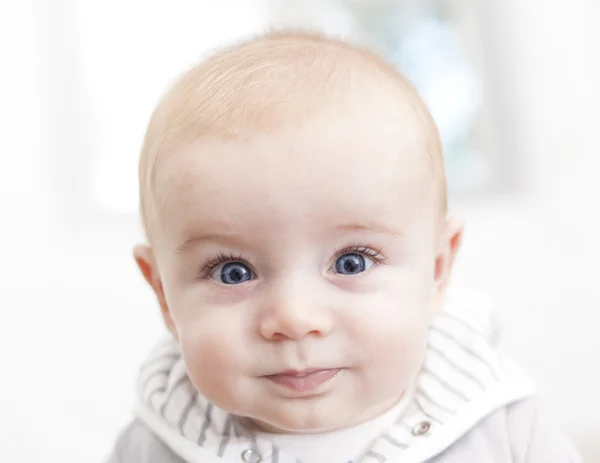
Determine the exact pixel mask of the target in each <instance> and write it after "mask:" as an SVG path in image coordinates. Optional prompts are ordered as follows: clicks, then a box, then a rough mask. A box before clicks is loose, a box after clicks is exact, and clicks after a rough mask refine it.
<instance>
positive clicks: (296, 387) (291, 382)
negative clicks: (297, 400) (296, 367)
mask: <svg viewBox="0 0 600 463" xmlns="http://www.w3.org/2000/svg"><path fill="white" fill-rule="evenodd" d="M341 372H342V368H328V369H310V370H304V371H284V372H282V373H277V374H275V375H269V376H265V378H267V379H269V380H271V381H273V382H274V383H276V384H278V385H280V386H283V387H285V388H287V389H291V390H293V391H295V392H310V391H314V390H315V389H317V388H319V387H320V386H322V385H324V384H325V383H327V382H329V381H331V380H333V379H334V378H335V377H336V376H338V375H339V374H340V373H341Z"/></svg>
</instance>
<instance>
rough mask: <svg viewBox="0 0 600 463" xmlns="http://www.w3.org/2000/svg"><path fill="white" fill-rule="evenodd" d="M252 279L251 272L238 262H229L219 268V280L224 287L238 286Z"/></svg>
mask: <svg viewBox="0 0 600 463" xmlns="http://www.w3.org/2000/svg"><path fill="white" fill-rule="evenodd" d="M253 277H254V275H253V274H252V270H250V269H249V268H248V266H247V265H244V264H242V263H240V262H229V263H227V264H225V265H223V267H221V272H220V274H219V279H220V280H221V282H222V283H225V284H226V285H239V284H240V283H245V282H246V281H248V280H251V279H252V278H253Z"/></svg>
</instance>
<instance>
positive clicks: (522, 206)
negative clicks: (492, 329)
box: [0, 0, 600, 463]
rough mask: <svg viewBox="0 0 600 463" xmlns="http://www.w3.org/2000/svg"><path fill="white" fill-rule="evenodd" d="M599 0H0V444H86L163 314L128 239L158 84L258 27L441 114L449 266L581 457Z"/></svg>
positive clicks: (599, 404) (595, 272)
mask: <svg viewBox="0 0 600 463" xmlns="http://www.w3.org/2000/svg"><path fill="white" fill-rule="evenodd" d="M599 23H600V2H598V1H597V0H571V1H569V2H563V1H558V0H504V1H502V2H498V1H493V0H431V1H423V0H419V1H416V0H371V1H367V0H345V1H342V0H339V1H334V0H330V1H325V0H320V1H317V0H305V1H303V2H298V1H293V0H221V1H219V2H215V1H203V0H170V1H169V2H167V1H152V2H149V1H141V0H119V1H117V0H105V1H103V2H95V1H87V0H52V1H50V0H19V1H18V2H17V1H9V0H0V57H1V66H0V70H1V71H0V84H1V85H0V140H1V144H0V163H1V166H2V168H1V169H0V223H1V224H2V226H1V227H0V238H1V239H0V252H1V253H0V256H1V258H2V261H1V264H0V297H1V302H2V308H1V310H2V318H1V319H0V362H1V365H2V381H1V383H0V436H1V437H0V461H1V462H7V463H17V462H19V463H20V462H37V461H50V462H55V461H56V462H58V461H60V462H77V463H79V462H82V461H98V462H100V461H102V459H103V458H104V456H105V455H106V453H107V452H108V451H109V450H110V447H111V445H112V442H113V439H114V437H115V433H116V432H117V430H118V429H119V428H120V427H122V426H123V425H124V424H125V423H126V421H127V420H128V419H129V417H130V413H131V409H132V404H133V381H134V377H135V373H136V369H137V367H138V364H139V362H140V360H141V359H142V358H143V356H144V355H145V353H146V352H147V350H148V348H149V346H150V345H152V343H153V342H154V341H155V340H156V338H157V336H158V335H159V334H160V333H161V332H162V331H161V324H160V320H159V315H158V309H157V308H156V306H155V303H154V301H153V298H152V295H151V293H150V291H149V289H147V288H146V286H145V283H144V282H143V281H142V279H141V277H140V276H139V275H138V271H137V269H136V267H135V266H134V262H133V259H132V257H131V249H132V246H133V244H134V243H136V242H138V241H140V240H142V239H143V238H142V233H141V228H140V226H139V222H138V216H137V183H136V182H137V178H136V163H137V156H138V152H139V148H140V146H141V140H142V137H143V132H144V129H145V125H146V123H147V121H148V119H149V116H150V113H151V111H152V108H153V107H154V105H155V103H156V102H157V100H158V98H159V96H160V95H161V93H162V92H163V91H164V90H165V89H166V87H167V86H168V85H169V84H170V83H171V82H172V81H173V80H174V79H175V78H176V76H177V75H178V74H179V73H181V72H182V71H183V70H184V69H185V68H187V67H188V66H190V65H191V64H193V63H196V62H198V61H200V60H201V59H202V58H203V57H204V56H206V54H207V53H210V52H211V50H214V48H215V47H219V46H222V45H225V44H228V43H232V42H234V41H236V40H238V39H239V38H240V37H246V36H248V35H249V34H253V33H257V32H260V31H264V30H266V29H268V28H270V27H273V26H286V27H294V28H309V29H313V30H314V29H317V30H321V31H325V32H327V33H330V34H333V35H336V36H340V35H341V36H343V37H345V38H347V39H348V40H352V41H356V42H359V43H364V44H368V45H369V46H372V47H374V48H376V49H377V50H378V51H379V52H380V53H382V54H383V55H384V56H385V57H386V58H387V59H389V60H390V61H392V62H394V63H395V64H396V65H397V66H398V67H399V68H400V69H402V70H403V71H404V72H405V73H406V74H407V75H408V76H409V78H410V79H411V80H412V81H413V82H414V83H415V85H416V86H417V88H418V89H419V91H420V92H421V93H422V95H423V97H424V98H425V100H426V101H427V103H428V105H429V106H430V108H431V109H432V112H433V114H434V117H435V118H436V121H437V122H438V124H439V126H440V130H441V133H442V137H443V143H444V148H445V152H446V162H447V168H448V172H449V183H450V199H451V209H452V211H453V212H454V213H456V214H459V215H460V216H462V217H464V218H465V220H466V224H467V228H466V235H465V241H464V248H463V250H462V254H461V256H460V257H459V261H458V263H457V268H456V275H455V281H456V282H457V283H460V284H466V285H468V286H471V287H473V288H476V289H477V290H479V291H482V292H484V293H485V294H487V295H488V296H489V297H490V298H491V299H492V301H493V303H494V304H495V306H496V307H497V309H498V315H499V318H500V319H501V321H502V324H503V337H502V344H503V347H504V348H505V349H506V350H508V351H509V352H510V353H511V355H512V356H513V357H515V358H516V359H517V360H518V361H519V362H520V363H521V364H523V365H524V366H525V368H526V369H527V370H528V371H529V372H530V373H531V375H532V376H533V377H534V379H535V380H536V381H537V383H538V384H539V387H540V391H541V396H542V398H543V400H544V402H545V404H546V406H547V407H548V408H549V409H550V411H551V412H552V413H553V414H554V415H555V416H556V418H557V419H558V420H559V422H560V424H561V426H562V427H563V428H564V430H565V432H567V433H568V434H569V435H570V436H571V437H572V439H573V440H574V441H575V442H576V444H577V445H578V447H579V448H580V450H581V451H582V452H583V453H584V455H585V461H587V462H596V461H598V462H600V444H599V442H600V398H599V397H598V391H599V390H600V361H598V360H597V357H598V356H600V336H599V335H598V326H599V325H600V291H599V288H600V285H599V283H598V281H599V278H600V264H599V263H600V241H599V240H600V207H599V205H598V203H599V202H600V182H599V181H598V177H599V175H600V136H599V135H598V131H599V127H600V117H599V114H600V112H599V107H600V90H599V89H598V82H600V28H599V27H598V24H599Z"/></svg>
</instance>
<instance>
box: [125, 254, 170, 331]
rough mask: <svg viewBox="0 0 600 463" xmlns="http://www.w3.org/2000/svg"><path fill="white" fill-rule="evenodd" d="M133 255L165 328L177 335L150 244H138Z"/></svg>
mask: <svg viewBox="0 0 600 463" xmlns="http://www.w3.org/2000/svg"><path fill="white" fill-rule="evenodd" d="M133 257H134V259H135V261H136V263H137V264H138V267H139V268H140V271H141V272H142V275H143V276H144V278H145V280H146V281H147V282H148V284H149V285H150V287H151V288H152V290H153V291H154V294H155V295H156V298H157V299H158V303H159V305H160V311H161V313H162V316H163V320H164V322H165V325H166V327H167V329H168V330H169V331H170V332H171V334H172V335H173V336H175V337H177V331H176V330H175V324H174V323H173V319H172V317H171V311H170V310H169V306H168V305H167V299H166V297H165V292H164V289H163V285H162V281H161V279H160V274H159V273H158V267H157V265H156V259H155V258H154V253H153V251H152V248H151V247H150V246H146V245H142V244H139V245H137V246H136V247H134V248H133Z"/></svg>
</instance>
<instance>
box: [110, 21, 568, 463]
mask: <svg viewBox="0 0 600 463" xmlns="http://www.w3.org/2000/svg"><path fill="white" fill-rule="evenodd" d="M140 193H141V212H142V216H143V220H144V226H145V230H146V234H147V238H148V243H149V244H148V245H144V246H138V247H136V248H135V251H134V254H135V259H136V261H137V263H138V265H139V267H140V269H141V271H142V274H143V275H144V277H145V279H146V280H147V282H148V283H149V284H150V286H151V287H152V289H153V290H154V292H155V294H156V297H157V299H158V302H159V304H160V308H161V311H162V316H163V319H164V322H165V325H166V327H167V329H168V331H169V332H170V335H169V336H168V338H167V339H165V340H164V341H163V342H162V343H160V344H159V345H158V346H157V347H156V348H155V350H154V351H153V352H152V353H151V354H150V356H149V358H148V360H147V361H146V362H145V363H144V365H143V366H142V368H141V372H140V376H139V382H138V394H139V400H138V404H137V407H136V419H135V421H134V422H133V423H132V424H131V425H130V426H129V427H128V428H126V429H125V430H124V431H123V433H122V434H121V436H120V438H119V439H118V442H117V444H116V447H115V450H114V452H113V455H112V456H111V457H110V460H109V461H110V462H113V463H116V462H121V463H163V462H172V463H174V462H177V463H183V462H190V463H192V462H194V463H218V462H228V463H259V462H271V463H275V462H277V463H296V462H298V461H301V462H305V463H347V462H355V463H357V462H364V463H377V462H398V463H403V462H406V463H416V462H435V463H465V462H476V463H492V462H495V463H521V462H522V463H525V462H527V463H563V462H565V463H566V462H577V461H579V459H578V457H577V455H576V453H575V452H574V451H573V450H572V448H571V446H570V445H569V443H568V442H567V441H566V440H565V439H564V438H563V437H562V436H561V435H560V433H559V432H558V431H557V430H556V429H555V428H554V427H553V426H551V425H549V424H548V423H547V422H546V421H544V420H543V418H542V417H541V415H540V414H539V413H538V408H537V405H536V402H535V399H534V387H533V386H532V384H531V382H530V380H529V379H527V377H526V376H525V375H524V374H523V373H522V372H521V371H520V370H519V368H517V367H516V366H515V365H514V364H513V363H512V362H510V361H509V360H507V359H506V358H504V357H503V356H501V355H500V354H498V353H497V351H496V350H495V349H494V348H493V347H491V346H490V342H489V339H490V337H491V335H492V334H493V330H492V326H491V324H490V321H489V317H488V315H489V314H488V313H487V312H486V310H485V308H484V307H480V306H478V305H477V304H474V303H470V304H464V303H460V302H458V303H457V302H453V300H452V299H450V300H449V299H448V297H447V295H446V293H447V286H448V280H449V276H450V273H451V270H452V264H453V262H454V259H455V256H456V253H457V251H458V248H459V245H460V241H461V232H462V228H461V224H460V223H459V222H458V221H456V220H453V219H451V218H448V217H447V216H446V183H445V174H444V167H443V160H442V153H441V148H440V141H439V136H438V132H437V129H436V126H435V123H434V122H433V120H432V118H431V115H430V114H429V112H428V110H427V108H426V107H425V105H424V104H423V102H422V101H421V99H420V98H419V96H418V95H417V94H416V92H415V90H414V89H413V87H412V86H411V85H410V84H409V83H408V82H407V80H406V79H405V78H404V77H403V76H402V75H400V74H399V73H398V72H397V71H396V70H395V69H394V68H393V67H392V66H391V65H389V64H387V63H386V62H385V61H383V60H382V59H380V58H379V57H377V56H376V55H374V54H373V53H371V52H369V51H368V50H364V49H360V48H358V47H355V46H352V45H350V44H346V43H344V42H341V41H336V40H332V39H328V38H325V37H320V36H316V35H308V34H300V33H285V32H279V33H270V34H267V35H264V36H261V37H258V38H255V39H253V40H251V41H249V42H247V43H243V44H240V45H237V46H234V47H232V48H229V49H227V50H223V51H221V52H219V53H217V54H215V55H214V56H212V57H210V58H208V59H206V60H205V61H204V62H202V63H201V64H200V65H198V66H196V67H194V68H192V69H191V70H189V71H188V72H187V73H186V74H184V75H183V76H182V77H181V78H180V79H179V80H178V81H177V82H176V84H175V85H174V87H173V88H172V89H171V90H170V91H169V92H168V93H167V94H166V95H165V96H164V98H163V99H162V101H161V102H160V103H159V105H158V107H157V108H156V110H155V112H154V114H153V116H152V119H151V121H150V124H149V127H148V131H147V135H146V139H145V142H144V146H143V149H142V153H141V160H140Z"/></svg>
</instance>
